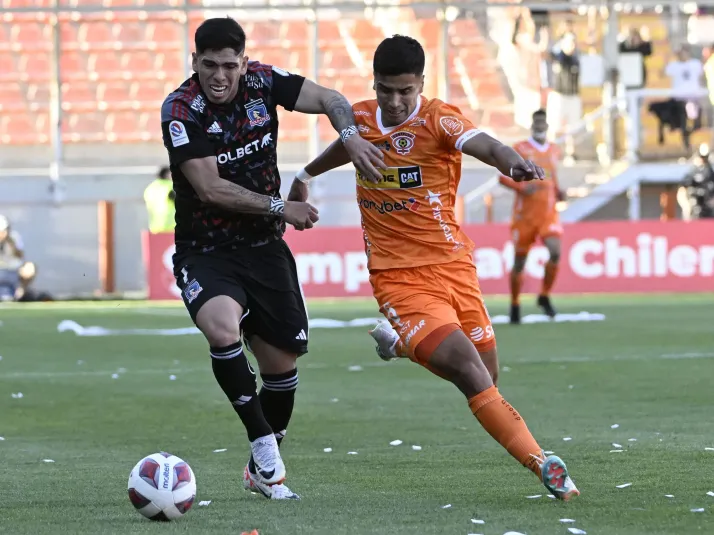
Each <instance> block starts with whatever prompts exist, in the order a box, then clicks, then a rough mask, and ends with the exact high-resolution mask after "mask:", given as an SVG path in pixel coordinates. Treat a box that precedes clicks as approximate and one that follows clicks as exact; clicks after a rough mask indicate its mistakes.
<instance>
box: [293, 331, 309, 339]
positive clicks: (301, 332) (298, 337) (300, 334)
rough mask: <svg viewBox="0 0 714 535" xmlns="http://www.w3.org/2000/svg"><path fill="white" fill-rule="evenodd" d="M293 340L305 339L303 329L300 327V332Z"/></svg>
mask: <svg viewBox="0 0 714 535" xmlns="http://www.w3.org/2000/svg"><path fill="white" fill-rule="evenodd" d="M295 340H307V335H306V334H305V329H300V332H299V333H298V335H297V336H296V337H295Z"/></svg>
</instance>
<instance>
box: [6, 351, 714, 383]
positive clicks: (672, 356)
mask: <svg viewBox="0 0 714 535" xmlns="http://www.w3.org/2000/svg"><path fill="white" fill-rule="evenodd" d="M302 358H303V359H304V358H305V357H302ZM375 358H376V357H375ZM704 358H714V352H711V353H666V354H663V355H614V356H612V357H602V356H598V357H588V356H583V357H578V356H573V357H555V358H548V359H528V360H526V359H509V360H508V361H507V364H508V365H509V366H513V365H531V364H563V363H574V364H577V363H583V362H592V363H598V362H619V361H623V362H626V361H637V360H642V361H644V360H652V359H659V360H678V359H704ZM405 360H406V359H405ZM359 365H360V366H362V367H368V368H381V367H386V366H399V365H400V364H399V363H394V362H381V361H376V362H375V361H370V362H363V363H360V364H359ZM298 367H299V368H301V369H308V370H324V369H333V370H334V369H344V370H345V372H347V368H348V365H346V364H324V363H321V362H305V363H304V364H299V365H298ZM117 369H118V367H117V368H114V369H111V370H96V371H82V370H76V371H61V372H8V373H0V380H7V379H54V378H58V379H59V378H62V377H102V376H107V377H109V378H111V375H112V374H113V373H117ZM210 369H211V367H210V366H209V365H208V360H207V359H206V366H203V367H197V368H172V367H167V368H163V369H158V368H151V369H127V370H126V371H123V372H121V373H119V376H120V377H122V376H131V375H161V374H166V375H170V374H174V375H182V374H187V373H208V372H209V371H210Z"/></svg>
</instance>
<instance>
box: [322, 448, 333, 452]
mask: <svg viewBox="0 0 714 535" xmlns="http://www.w3.org/2000/svg"><path fill="white" fill-rule="evenodd" d="M322 451H324V452H325V453H331V452H332V448H325V449H324V450H322Z"/></svg>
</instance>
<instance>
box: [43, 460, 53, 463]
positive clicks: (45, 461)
mask: <svg viewBox="0 0 714 535" xmlns="http://www.w3.org/2000/svg"><path fill="white" fill-rule="evenodd" d="M42 462H43V463H53V462H55V461H54V459H42Z"/></svg>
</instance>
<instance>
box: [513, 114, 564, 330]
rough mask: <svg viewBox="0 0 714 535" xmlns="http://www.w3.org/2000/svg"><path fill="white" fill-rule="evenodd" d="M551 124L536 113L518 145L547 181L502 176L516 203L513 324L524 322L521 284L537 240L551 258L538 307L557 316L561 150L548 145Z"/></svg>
mask: <svg viewBox="0 0 714 535" xmlns="http://www.w3.org/2000/svg"><path fill="white" fill-rule="evenodd" d="M547 136H548V121H547V118H546V113H545V111H544V110H538V111H536V112H535V113H533V123H532V126H531V137H530V138H529V139H527V140H525V141H521V142H520V143H517V144H516V145H515V147H514V149H515V150H516V152H517V153H518V154H520V155H521V156H522V157H523V158H526V159H529V160H532V161H533V162H534V163H535V164H536V165H538V166H539V167H542V168H543V170H544V171H545V179H544V180H541V181H538V182H516V181H515V180H513V179H512V178H510V177H508V176H506V175H503V174H502V175H501V176H500V177H499V180H500V181H501V184H503V185H504V186H506V187H507V188H510V189H512V190H514V191H515V194H516V197H515V199H514V201H513V218H512V220H511V234H512V237H513V243H514V246H515V258H514V259H513V270H512V271H511V280H510V283H511V323H520V322H521V305H520V295H521V285H522V284H523V268H524V267H525V265H526V259H527V258H528V251H529V250H530V248H531V247H532V246H533V244H534V243H535V241H536V239H537V238H540V239H541V240H542V241H543V244H544V245H545V246H546V248H547V249H548V253H549V255H550V258H549V259H548V262H547V263H546V264H545V276H544V277H543V286H542V287H541V291H540V294H539V295H538V301H537V303H538V306H539V307H541V309H543V312H544V313H545V314H547V315H548V316H550V317H551V318H553V317H555V315H556V311H555V309H554V308H553V305H552V303H551V302H550V291H551V289H552V288H553V284H554V283H555V277H556V276H557V274H558V262H559V260H560V238H561V235H562V234H563V227H562V226H561V224H560V219H559V218H558V211H557V210H556V209H555V203H556V202H557V201H559V200H562V198H563V196H562V193H561V192H560V190H559V189H558V169H557V166H558V159H559V157H560V151H559V150H558V147H557V146H555V145H551V144H550V143H548V142H547Z"/></svg>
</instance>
